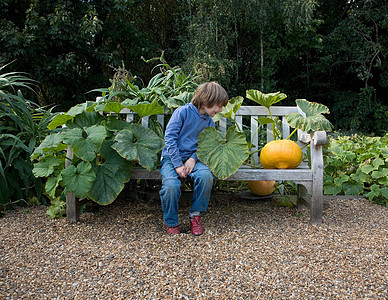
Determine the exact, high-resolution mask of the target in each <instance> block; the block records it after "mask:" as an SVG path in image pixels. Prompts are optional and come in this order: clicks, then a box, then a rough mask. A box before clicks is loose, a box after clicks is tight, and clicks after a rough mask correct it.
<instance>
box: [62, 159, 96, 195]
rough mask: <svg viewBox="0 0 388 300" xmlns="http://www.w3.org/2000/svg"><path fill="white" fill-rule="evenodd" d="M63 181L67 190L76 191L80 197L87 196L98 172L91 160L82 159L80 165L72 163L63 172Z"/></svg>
mask: <svg viewBox="0 0 388 300" xmlns="http://www.w3.org/2000/svg"><path fill="white" fill-rule="evenodd" d="M61 176H62V183H63V185H64V186H65V188H66V191H67V192H74V195H75V196H76V197H78V198H85V197H86V195H87V194H88V192H89V190H90V189H91V187H92V185H93V182H94V180H95V179H96V174H95V173H94V172H93V170H92V165H91V163H90V162H87V161H82V162H80V163H79V164H78V166H77V167H76V166H74V165H71V166H69V167H68V168H66V169H63V170H62V172H61Z"/></svg>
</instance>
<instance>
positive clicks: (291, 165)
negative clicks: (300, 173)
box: [260, 140, 303, 169]
mask: <svg viewBox="0 0 388 300" xmlns="http://www.w3.org/2000/svg"><path fill="white" fill-rule="evenodd" d="M302 160H303V154H302V150H301V149H300V147H299V145H298V144H297V143H295V142H293V141H290V140H275V141H271V142H269V143H268V144H266V145H265V146H264V147H263V149H261V152H260V162H261V165H262V166H263V168H264V169H295V168H296V167H297V166H299V164H300V163H301V162H302Z"/></svg>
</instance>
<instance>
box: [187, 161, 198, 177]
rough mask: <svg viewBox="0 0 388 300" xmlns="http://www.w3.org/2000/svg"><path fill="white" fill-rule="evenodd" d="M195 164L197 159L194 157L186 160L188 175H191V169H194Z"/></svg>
mask: <svg viewBox="0 0 388 300" xmlns="http://www.w3.org/2000/svg"><path fill="white" fill-rule="evenodd" d="M195 164H196V161H195V159H194V158H189V159H188V160H186V162H185V167H186V171H187V174H186V176H187V175H189V174H190V173H191V171H193V169H194V167H195Z"/></svg>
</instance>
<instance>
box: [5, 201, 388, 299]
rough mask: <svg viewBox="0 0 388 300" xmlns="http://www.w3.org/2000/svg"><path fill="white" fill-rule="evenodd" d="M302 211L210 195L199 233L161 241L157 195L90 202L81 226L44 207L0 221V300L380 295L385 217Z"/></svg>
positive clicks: (335, 208)
mask: <svg viewBox="0 0 388 300" xmlns="http://www.w3.org/2000/svg"><path fill="white" fill-rule="evenodd" d="M327 201H328V204H329V205H328V207H327V208H326V209H325V210H324V215H323V223H322V224H321V225H310V223H309V212H308V210H307V209H303V208H285V207H275V206H274V205H273V204H272V202H271V201H270V200H267V201H257V200H249V199H245V200H244V199H239V198H238V197H237V194H214V195H213V196H212V199H211V201H210V205H209V209H208V212H207V213H206V214H205V215H204V217H203V225H204V227H205V233H204V234H203V235H202V236H200V237H194V236H192V235H191V234H190V233H189V222H188V220H187V215H186V214H187V210H188V208H189V205H190V203H189V202H190V199H189V197H183V200H182V202H181V208H180V215H179V217H180V220H181V224H182V225H181V229H182V231H183V232H184V233H183V234H181V235H178V236H167V235H166V234H165V228H164V224H163V218H162V211H161V208H160V202H159V200H158V199H157V198H154V199H148V200H147V201H141V200H136V201H135V200H128V199H118V200H117V201H115V202H114V203H113V204H112V205H109V206H107V207H99V206H94V205H93V206H90V207H88V208H87V211H86V212H85V213H84V214H82V215H81V217H80V223H78V224H77V225H74V224H70V223H68V222H67V221H66V219H65V218H62V219H59V220H50V219H49V218H48V217H47V216H46V215H45V213H46V208H45V207H43V206H40V207H35V208H18V209H17V210H15V211H12V212H7V213H6V215H5V216H4V217H2V218H0V228H1V230H0V240H1V244H0V245H1V256H2V259H1V261H0V298H5V299H21V298H31V299H32V298H41V299H42V298H61V299H72V298H77V299H84V298H105V299H109V298H115V299H153V298H155V299H160V298H163V297H167V298H173V299H215V298H224V299H225V298H236V299H238V298H242V299H249V298H257V297H258V298H269V297H273V298H299V299H301V298H312V297H314V298H348V299H352V298H353V299H355V298H365V299H369V298H374V299H384V298H385V297H386V295H387V292H388V291H387V284H386V278H387V260H386V259H387V252H386V250H387V249H388V238H387V236H388V230H387V227H386V224H388V209H387V208H385V207H383V206H379V205H375V204H372V203H371V202H369V201H368V200H365V199H362V198H359V199H357V198H356V199H349V198H348V199H346V198H345V199H343V198H331V199H329V198H328V199H327Z"/></svg>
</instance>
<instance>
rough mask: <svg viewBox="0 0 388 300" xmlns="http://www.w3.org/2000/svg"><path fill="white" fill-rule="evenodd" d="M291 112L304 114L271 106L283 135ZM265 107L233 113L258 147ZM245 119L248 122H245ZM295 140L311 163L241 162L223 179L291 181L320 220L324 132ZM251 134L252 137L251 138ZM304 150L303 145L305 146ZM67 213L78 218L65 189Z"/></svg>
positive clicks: (135, 175) (140, 173) (152, 175)
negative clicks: (254, 164)
mask: <svg viewBox="0 0 388 300" xmlns="http://www.w3.org/2000/svg"><path fill="white" fill-rule="evenodd" d="M292 112H299V113H301V114H302V115H303V114H304V113H303V112H302V111H301V110H300V109H299V108H298V107H297V106H273V107H271V113H272V115H273V116H277V117H279V118H281V120H282V130H281V131H282V136H283V138H286V137H288V136H289V134H290V130H291V128H290V126H289V124H288V123H287V121H286V117H285V116H286V115H288V114H289V113H292ZM120 114H124V115H125V119H126V120H127V122H131V121H132V120H133V118H134V114H133V112H131V111H130V110H129V109H123V110H122V111H121V112H120ZM267 115H268V110H267V109H266V108H265V107H261V106H241V107H240V109H239V110H238V112H237V114H236V122H237V123H238V124H239V127H240V128H243V126H244V127H245V128H250V139H251V143H252V144H253V145H255V146H256V147H257V145H258V142H259V139H258V136H257V134H255V132H256V130H257V128H258V122H257V118H258V117H260V116H267ZM152 117H156V118H157V121H158V122H159V123H160V124H161V125H162V127H163V128H165V125H166V124H165V119H164V115H157V116H152ZM149 118H150V117H145V118H143V119H142V125H143V126H145V127H148V122H149ZM246 122H248V124H245V123H246ZM228 123H230V122H228V121H227V120H226V119H225V118H221V120H220V121H219V122H218V125H217V126H218V128H219V130H221V131H224V132H226V130H227V127H228V126H229V124H228ZM266 132H267V142H269V141H271V140H273V133H272V125H270V124H268V125H267V126H266ZM297 136H298V144H299V145H300V146H301V148H302V147H303V146H305V145H306V144H308V143H309V144H310V155H311V166H310V167H309V166H308V164H307V163H306V162H302V164H301V165H300V166H299V167H298V168H296V169H258V168H251V167H248V166H245V165H242V166H241V167H240V168H239V169H238V170H237V172H236V173H234V174H233V175H232V176H230V177H229V178H227V179H226V180H243V181H245V180H247V181H248V180H277V181H293V182H295V183H296V184H297V192H298V195H297V202H298V204H306V205H307V206H308V207H309V208H310V222H311V223H312V224H317V223H321V221H322V211H323V153H322V146H323V145H324V144H325V143H326V132H324V131H317V132H315V133H314V134H312V135H310V134H306V133H304V132H302V131H300V130H298V133H297ZM252 137H253V140H252ZM304 151H305V149H304ZM67 156H68V157H69V158H72V156H73V154H72V151H71V149H69V148H68V153H67ZM254 159H255V160H256V161H258V154H257V153H256V154H254ZM131 179H153V180H161V174H160V170H158V169H157V170H154V171H148V170H146V169H140V168H139V169H136V168H134V169H132V171H131ZM66 213H67V219H68V220H69V221H70V222H77V221H78V219H79V201H78V200H77V199H76V198H75V197H74V195H73V193H68V195H67V196H66Z"/></svg>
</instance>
